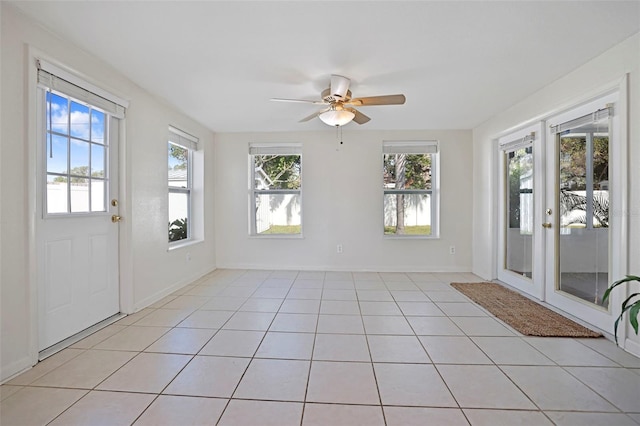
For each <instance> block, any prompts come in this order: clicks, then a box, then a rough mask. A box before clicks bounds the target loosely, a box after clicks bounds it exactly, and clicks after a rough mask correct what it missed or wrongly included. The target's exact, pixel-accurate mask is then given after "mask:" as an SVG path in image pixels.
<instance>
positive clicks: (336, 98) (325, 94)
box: [320, 87, 351, 104]
mask: <svg viewBox="0 0 640 426" xmlns="http://www.w3.org/2000/svg"><path fill="white" fill-rule="evenodd" d="M320 96H322V100H323V101H325V102H328V103H330V104H331V103H334V102H346V101H348V100H349V99H351V90H347V94H346V95H345V96H344V97H342V96H340V94H332V93H331V88H330V87H327V88H326V89H324V90H323V91H322V94H321V95H320Z"/></svg>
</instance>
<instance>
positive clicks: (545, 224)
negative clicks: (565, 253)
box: [542, 222, 551, 228]
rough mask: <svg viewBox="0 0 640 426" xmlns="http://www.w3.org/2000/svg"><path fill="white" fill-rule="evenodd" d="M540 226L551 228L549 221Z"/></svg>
mask: <svg viewBox="0 0 640 426" xmlns="http://www.w3.org/2000/svg"><path fill="white" fill-rule="evenodd" d="M542 227H543V228H551V223H549V222H545V223H543V224H542Z"/></svg>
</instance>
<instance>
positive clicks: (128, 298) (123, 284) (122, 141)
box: [24, 45, 134, 367]
mask: <svg viewBox="0 0 640 426" xmlns="http://www.w3.org/2000/svg"><path fill="white" fill-rule="evenodd" d="M26 52H27V54H26V64H25V68H26V79H27V81H26V92H27V96H26V99H25V103H26V116H27V118H26V123H25V126H26V145H27V146H26V154H27V159H26V165H25V166H26V177H25V187H26V195H27V212H28V224H27V227H28V231H27V234H28V237H27V271H26V272H27V280H26V287H27V300H28V325H27V326H26V327H25V328H26V332H27V334H28V342H29V351H28V352H29V353H28V359H27V360H25V366H24V367H28V366H29V365H31V366H33V365H35V364H36V363H37V362H38V354H39V349H38V347H39V345H38V314H39V312H38V282H37V277H38V247H37V244H38V239H37V232H38V225H37V221H38V216H37V207H38V202H39V201H38V200H41V199H43V197H42V195H43V194H42V193H41V191H39V185H38V179H39V176H40V174H39V173H38V165H39V162H38V149H37V148H38V147H37V144H38V140H39V138H38V132H39V131H40V129H39V128H38V123H37V114H38V109H37V104H38V102H37V101H38V99H37V96H38V88H37V78H38V77H37V75H38V69H37V66H36V61H37V59H43V60H46V61H47V62H49V63H52V64H54V65H56V66H58V67H59V68H61V69H64V70H67V71H68V72H69V73H71V74H73V75H77V76H78V77H79V78H81V79H82V80H85V81H87V82H90V83H93V81H92V79H91V78H90V77H88V76H86V75H84V74H82V73H79V72H78V71H76V70H73V69H70V68H69V67H67V66H65V65H64V64H62V63H60V62H59V61H58V60H57V59H55V58H53V57H51V56H50V55H48V54H46V53H45V52H43V51H41V50H39V49H38V48H35V47H33V46H31V45H27V46H26ZM96 83H97V84H96V86H98V87H99V86H100V83H99V82H96ZM109 91H110V92H115V91H114V90H112V89H110V90H109ZM123 98H124V97H123ZM118 136H119V153H118V158H117V161H118V162H119V167H118V181H119V183H118V193H119V204H120V205H119V212H120V215H121V216H122V217H124V218H125V220H123V221H122V222H120V224H119V230H118V261H119V295H120V312H122V313H127V314H129V313H133V309H134V294H133V262H132V260H131V258H132V247H131V235H132V227H131V221H128V220H126V218H127V217H130V215H131V202H130V201H131V191H130V190H129V188H130V183H129V179H128V176H129V174H128V173H127V170H128V169H129V168H130V166H129V164H128V163H127V158H129V155H128V151H129V147H128V145H127V143H126V118H124V119H121V121H120V126H119V135H118Z"/></svg>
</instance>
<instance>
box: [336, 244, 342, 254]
mask: <svg viewBox="0 0 640 426" xmlns="http://www.w3.org/2000/svg"><path fill="white" fill-rule="evenodd" d="M336 253H342V244H338V245H337V246H336Z"/></svg>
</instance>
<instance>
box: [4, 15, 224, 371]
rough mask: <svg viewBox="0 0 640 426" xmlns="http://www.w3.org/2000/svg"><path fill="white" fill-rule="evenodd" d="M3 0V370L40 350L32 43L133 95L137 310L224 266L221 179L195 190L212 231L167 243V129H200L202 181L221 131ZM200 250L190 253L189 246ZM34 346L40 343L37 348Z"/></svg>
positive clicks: (129, 149)
mask: <svg viewBox="0 0 640 426" xmlns="http://www.w3.org/2000/svg"><path fill="white" fill-rule="evenodd" d="M0 7H1V11H2V12H1V19H2V21H1V22H2V26H1V43H2V44H1V46H2V49H1V61H2V63H1V72H0V75H1V80H0V81H1V90H2V97H1V98H2V100H1V102H2V106H1V120H2V127H1V130H0V132H1V133H0V135H1V146H0V148H1V149H0V152H1V155H0V159H1V162H0V188H1V189H0V190H1V193H2V205H1V211H0V214H1V217H2V221H1V222H0V233H1V235H2V240H1V242H0V250H1V254H2V269H1V274H0V297H1V299H2V300H1V316H0V321H1V331H0V343H1V352H0V359H1V361H0V380H2V379H5V378H7V377H9V376H11V375H13V374H15V373H17V372H19V371H20V370H22V369H24V368H27V367H29V366H30V365H31V363H32V361H33V360H34V358H33V356H34V349H33V339H32V333H31V332H32V330H33V326H32V320H33V319H35V316H34V314H33V313H32V311H31V307H32V304H31V294H30V291H31V290H32V289H31V287H30V283H31V282H32V280H33V278H34V275H35V270H34V266H33V265H31V264H30V263H29V255H30V250H31V246H30V244H29V238H30V235H31V234H30V232H29V229H30V228H31V227H32V226H33V223H34V222H33V221H34V217H33V210H32V207H34V205H33V201H30V200H29V199H28V195H29V194H30V191H32V188H35V182H34V177H33V176H34V175H35V169H30V168H33V167H34V166H33V163H34V158H32V157H31V156H32V154H33V153H35V147H34V146H33V145H32V144H33V140H35V138H30V137H28V135H29V134H35V133H34V128H35V127H34V123H35V122H34V121H33V119H34V117H35V110H34V107H33V105H34V102H32V101H33V100H31V102H28V95H27V93H30V92H29V91H30V90H31V92H32V93H33V88H34V87H35V82H34V81H30V80H29V79H28V78H27V77H28V75H30V73H31V75H33V69H32V68H31V67H33V66H34V65H33V63H32V61H31V60H30V57H29V55H30V52H35V51H39V52H43V54H45V55H46V56H47V57H49V58H50V59H51V60H53V61H56V62H58V63H60V64H63V65H65V66H67V67H70V68H72V69H74V70H76V71H77V72H78V73H79V74H80V75H81V76H82V77H84V78H85V79H88V80H90V82H91V83H94V84H95V85H97V86H100V87H102V88H104V89H106V90H109V91H111V92H113V93H115V94H117V95H119V96H120V97H123V98H125V99H128V100H129V101H130V107H129V109H128V110H127V118H126V134H125V138H126V141H125V143H124V145H122V146H121V150H122V149H123V150H124V155H122V157H124V159H125V162H124V164H123V167H122V170H121V176H122V178H123V179H124V184H123V185H122V186H123V188H124V189H125V193H124V194H122V193H121V206H123V208H122V209H121V211H120V214H121V216H123V217H124V222H122V224H121V225H120V226H121V227H122V230H121V237H124V241H122V242H121V244H122V246H121V249H122V250H123V251H124V253H125V255H126V256H125V259H124V260H123V261H122V263H121V275H122V279H121V280H122V282H123V285H124V286H125V288H124V291H126V292H129V293H130V303H129V305H130V306H128V307H125V309H127V310H131V309H136V308H139V307H142V306H145V305H147V304H148V303H150V302H152V301H154V300H156V299H158V298H160V297H162V296H163V295H164V294H166V293H168V292H170V291H171V289H174V288H176V287H179V286H181V285H184V284H186V283H187V282H189V281H191V280H193V279H195V278H197V277H199V276H200V275H202V274H204V273H206V272H208V271H210V270H212V269H213V268H214V267H215V251H214V249H215V245H214V238H213V237H214V235H213V226H214V219H213V218H214V211H213V188H211V187H208V188H207V189H206V190H205V188H203V187H202V185H201V186H200V187H199V188H198V187H197V188H195V189H194V190H195V191H196V192H197V191H199V192H200V193H201V194H202V195H203V203H201V204H200V205H199V206H197V207H196V208H198V209H200V210H203V211H204V212H205V214H204V217H202V218H201V220H202V222H201V223H200V224H199V228H200V229H201V230H202V232H201V236H203V237H204V241H203V242H202V243H199V244H197V245H193V246H190V247H188V248H182V249H176V250H172V251H170V252H169V251H167V157H166V156H167V129H168V126H169V125H173V126H176V127H178V128H181V129H183V130H185V131H187V132H189V133H190V134H193V135H195V136H197V137H198V138H199V139H200V146H202V151H201V154H202V157H201V161H200V162H201V166H202V169H201V170H206V172H203V171H201V173H205V174H204V176H201V179H200V182H204V180H206V179H209V180H211V179H212V175H213V170H214V164H213V149H212V148H213V147H212V145H213V134H212V132H211V131H209V130H208V129H206V128H204V127H203V126H201V125H199V124H198V123H196V122H194V121H193V120H191V119H189V118H187V117H186V116H184V115H183V114H181V113H180V112H178V111H176V110H175V109H173V108H172V107H170V106H169V105H168V104H167V103H165V102H163V101H160V100H158V99H156V98H154V97H153V96H152V95H150V94H149V93H147V92H145V91H144V90H142V89H141V88H140V87H138V86H136V85H134V84H133V83H132V82H130V81H129V80H127V79H125V78H124V77H123V76H121V75H120V74H119V73H118V72H117V71H115V70H114V69H111V68H109V67H108V66H106V65H105V64H104V63H102V62H101V61H99V60H97V59H96V58H95V57H93V56H91V55H90V54H89V53H87V52H84V51H82V50H80V49H78V48H76V47H75V46H73V45H71V44H69V43H68V42H65V41H63V40H60V39H58V38H57V37H56V36H54V35H53V34H51V33H49V32H48V31H46V30H44V29H43V28H41V27H40V26H38V25H37V24H35V23H34V22H32V21H30V20H29V19H27V18H25V17H24V16H23V15H22V14H20V13H19V12H17V11H16V10H15V9H14V8H13V7H11V6H10V5H7V4H6V3H0ZM187 251H188V252H189V253H190V254H191V261H190V262H187V260H186V252H187ZM30 351H31V352H30Z"/></svg>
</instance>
